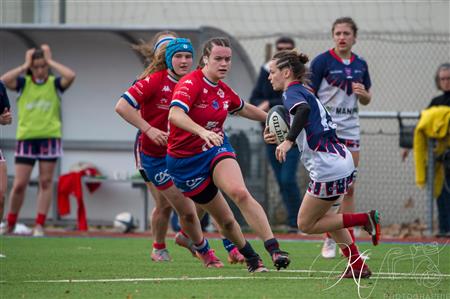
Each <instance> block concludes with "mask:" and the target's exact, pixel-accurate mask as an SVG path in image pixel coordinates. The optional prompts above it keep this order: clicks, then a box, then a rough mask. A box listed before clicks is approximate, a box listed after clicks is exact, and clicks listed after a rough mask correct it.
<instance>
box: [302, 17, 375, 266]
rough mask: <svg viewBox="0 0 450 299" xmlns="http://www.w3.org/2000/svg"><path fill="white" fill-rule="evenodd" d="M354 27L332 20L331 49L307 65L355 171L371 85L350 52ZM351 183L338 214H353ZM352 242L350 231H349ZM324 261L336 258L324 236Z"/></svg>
mask: <svg viewBox="0 0 450 299" xmlns="http://www.w3.org/2000/svg"><path fill="white" fill-rule="evenodd" d="M357 33H358V27H357V25H356V23H355V21H353V19H352V18H350V17H343V18H339V19H337V20H335V21H334V23H333V26H332V28H331V34H332V37H333V41H334V47H333V48H331V49H329V50H327V51H326V52H324V53H322V54H320V55H318V56H317V57H316V58H314V60H313V61H312V62H311V88H312V89H313V90H314V93H315V94H316V96H317V98H318V99H319V100H320V101H321V102H322V104H323V105H324V106H325V108H326V109H327V110H328V112H329V113H330V115H331V118H332V119H333V122H334V123H336V125H337V130H336V133H337V137H338V138H339V140H340V141H341V142H342V143H343V144H345V146H346V147H347V148H348V149H349V150H350V152H351V154H352V157H353V162H354V163H355V167H356V170H357V169H358V165H359V151H360V146H359V140H360V129H359V112H358V111H359V108H358V103H359V104H362V105H367V104H369V103H370V101H371V99H372V95H371V93H370V87H371V85H372V83H371V80H370V75H369V68H368V66H367V62H366V61H365V60H364V59H362V58H361V57H360V56H358V55H356V54H355V53H353V52H352V47H353V45H354V44H355V43H356V37H357ZM354 189H355V182H354V183H353V185H352V186H350V189H349V190H348V193H347V194H346V195H345V197H344V200H343V202H342V204H341V212H342V213H353V212H354V211H355V200H354ZM349 231H350V234H351V236H352V239H353V240H354V239H355V237H354V233H353V229H352V228H349ZM322 256H323V257H324V258H334V257H335V256H336V243H335V242H334V240H333V239H332V238H331V237H330V235H329V234H327V237H326V239H325V242H324V245H323V247H322Z"/></svg>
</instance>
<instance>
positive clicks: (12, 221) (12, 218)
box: [8, 213, 18, 227]
mask: <svg viewBox="0 0 450 299" xmlns="http://www.w3.org/2000/svg"><path fill="white" fill-rule="evenodd" d="M17 216H18V215H17V213H16V214H13V213H9V214H8V226H9V227H13V226H15V225H16V223H17Z"/></svg>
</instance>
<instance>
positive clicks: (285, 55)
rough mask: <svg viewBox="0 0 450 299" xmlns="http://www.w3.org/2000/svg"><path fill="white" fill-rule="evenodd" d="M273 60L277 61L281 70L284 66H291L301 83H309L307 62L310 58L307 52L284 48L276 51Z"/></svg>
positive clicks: (295, 77)
mask: <svg viewBox="0 0 450 299" xmlns="http://www.w3.org/2000/svg"><path fill="white" fill-rule="evenodd" d="M272 60H275V61H276V66H277V68H279V69H280V70H281V69H283V68H286V67H288V68H290V69H291V71H292V73H293V76H294V79H295V80H297V81H300V82H301V83H308V79H307V77H308V68H307V67H306V65H305V64H306V63H307V62H308V61H309V58H308V56H307V55H306V54H303V53H300V52H298V51H297V50H296V49H294V50H283V51H279V52H277V53H275V55H274V56H273V58H272Z"/></svg>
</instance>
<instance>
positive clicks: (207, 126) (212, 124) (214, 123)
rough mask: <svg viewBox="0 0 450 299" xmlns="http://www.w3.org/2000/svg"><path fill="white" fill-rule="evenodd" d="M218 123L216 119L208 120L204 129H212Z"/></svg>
mask: <svg viewBox="0 0 450 299" xmlns="http://www.w3.org/2000/svg"><path fill="white" fill-rule="evenodd" d="M218 124H219V122H218V121H208V122H207V123H206V126H205V129H206V130H212V129H214V128H215V127H217V125H218Z"/></svg>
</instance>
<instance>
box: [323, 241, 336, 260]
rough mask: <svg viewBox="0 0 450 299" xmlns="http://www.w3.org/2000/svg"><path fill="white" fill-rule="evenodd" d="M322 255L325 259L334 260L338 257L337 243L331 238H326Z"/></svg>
mask: <svg viewBox="0 0 450 299" xmlns="http://www.w3.org/2000/svg"><path fill="white" fill-rule="evenodd" d="M321 253H322V257H323V258H326V259H334V258H335V257H336V242H335V241H334V240H333V239H331V238H325V241H324V242H323V246H322V252H321Z"/></svg>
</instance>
